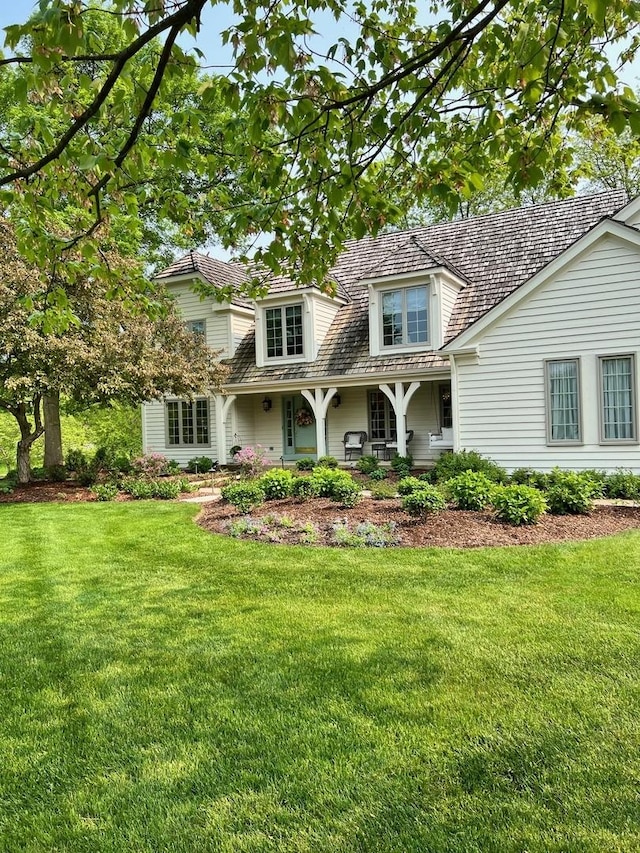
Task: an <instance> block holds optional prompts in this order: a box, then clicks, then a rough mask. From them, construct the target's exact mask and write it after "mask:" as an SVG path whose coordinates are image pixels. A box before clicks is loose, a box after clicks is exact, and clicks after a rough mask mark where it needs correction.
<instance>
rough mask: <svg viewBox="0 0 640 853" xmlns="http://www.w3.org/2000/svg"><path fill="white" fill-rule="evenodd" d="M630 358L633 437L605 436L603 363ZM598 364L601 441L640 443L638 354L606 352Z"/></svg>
mask: <svg viewBox="0 0 640 853" xmlns="http://www.w3.org/2000/svg"><path fill="white" fill-rule="evenodd" d="M612 358H628V359H631V425H632V427H633V437H632V438H605V435H604V387H603V383H602V363H603V361H605V360H606V359H612ZM597 365H598V431H599V443H600V444H601V445H604V446H606V447H610V446H611V445H625V444H626V445H632V444H638V393H637V381H638V380H637V373H636V355H635V353H633V352H616V353H605V354H603V355H599V356H598V357H597Z"/></svg>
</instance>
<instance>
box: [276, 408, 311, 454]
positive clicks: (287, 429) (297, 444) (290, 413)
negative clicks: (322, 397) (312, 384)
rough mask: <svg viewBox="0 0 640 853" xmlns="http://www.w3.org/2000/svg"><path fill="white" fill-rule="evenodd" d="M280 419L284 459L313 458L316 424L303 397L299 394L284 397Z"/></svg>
mask: <svg viewBox="0 0 640 853" xmlns="http://www.w3.org/2000/svg"><path fill="white" fill-rule="evenodd" d="M282 418H283V424H282V428H283V447H284V453H283V456H284V458H285V459H299V458H300V457H302V456H315V454H316V451H317V448H316V422H315V420H314V418H313V414H312V412H311V409H310V408H309V404H308V403H307V401H306V400H305V399H304V397H302V396H301V395H300V394H296V395H295V396H294V397H284V398H283V401H282ZM308 421H311V423H308Z"/></svg>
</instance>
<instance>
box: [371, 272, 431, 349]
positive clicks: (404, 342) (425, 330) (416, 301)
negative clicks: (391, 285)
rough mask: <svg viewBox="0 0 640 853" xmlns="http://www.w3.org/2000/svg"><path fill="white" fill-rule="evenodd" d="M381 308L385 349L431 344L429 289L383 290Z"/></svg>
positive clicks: (423, 287) (421, 287)
mask: <svg viewBox="0 0 640 853" xmlns="http://www.w3.org/2000/svg"><path fill="white" fill-rule="evenodd" d="M380 297H381V305H382V346H383V348H384V347H398V346H412V345H415V344H426V343H428V342H429V311H428V304H427V300H428V288H427V287H425V286H420V287H402V288H399V289H398V290H384V291H382V293H381V295H380Z"/></svg>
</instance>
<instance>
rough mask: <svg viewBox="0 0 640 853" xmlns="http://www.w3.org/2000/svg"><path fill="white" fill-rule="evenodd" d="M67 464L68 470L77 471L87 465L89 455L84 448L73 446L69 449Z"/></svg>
mask: <svg viewBox="0 0 640 853" xmlns="http://www.w3.org/2000/svg"><path fill="white" fill-rule="evenodd" d="M65 465H66V468H67V471H70V472H72V473H75V472H76V471H78V470H79V469H81V468H86V467H87V457H86V456H85V454H84V453H83V452H82V450H78V449H76V448H71V449H70V450H69V451H67V456H66V458H65Z"/></svg>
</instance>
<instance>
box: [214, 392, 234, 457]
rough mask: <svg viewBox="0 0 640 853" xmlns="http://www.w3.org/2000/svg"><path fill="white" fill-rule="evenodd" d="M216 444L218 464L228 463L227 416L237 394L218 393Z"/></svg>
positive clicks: (216, 398)
mask: <svg viewBox="0 0 640 853" xmlns="http://www.w3.org/2000/svg"><path fill="white" fill-rule="evenodd" d="M214 399H215V403H216V446H217V449H218V464H219V465H226V464H227V416H228V414H229V409H230V408H231V406H232V405H233V403H235V401H236V395H235V394H229V396H226V395H225V394H216V395H215V396H214Z"/></svg>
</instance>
